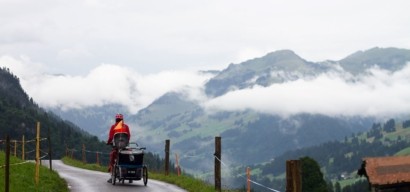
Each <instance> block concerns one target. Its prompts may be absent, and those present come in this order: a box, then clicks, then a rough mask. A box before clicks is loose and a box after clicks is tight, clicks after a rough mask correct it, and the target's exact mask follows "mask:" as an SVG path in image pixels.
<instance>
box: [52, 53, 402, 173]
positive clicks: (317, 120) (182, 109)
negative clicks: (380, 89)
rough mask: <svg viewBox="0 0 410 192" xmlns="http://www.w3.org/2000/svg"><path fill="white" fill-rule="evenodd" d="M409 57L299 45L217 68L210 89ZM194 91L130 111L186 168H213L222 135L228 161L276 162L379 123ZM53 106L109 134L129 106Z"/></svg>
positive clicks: (391, 65)
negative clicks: (239, 104)
mask: <svg viewBox="0 0 410 192" xmlns="http://www.w3.org/2000/svg"><path fill="white" fill-rule="evenodd" d="M409 61H410V50H407V49H398V48H377V47H376V48H372V49H369V50H366V51H358V52H356V53H353V54H351V55H349V56H347V57H346V58H344V59H341V60H339V61H331V60H327V61H322V62H311V61H306V60H305V59H303V58H301V57H300V56H298V55H297V54H296V53H294V52H293V51H291V50H280V51H275V52H272V53H268V54H267V55H265V56H263V57H260V58H255V59H251V60H248V61H245V62H242V63H238V64H230V65H229V66H228V67H227V68H226V69H224V70H221V71H209V72H210V73H211V72H212V73H213V74H215V76H214V77H213V78H211V79H210V80H209V81H207V82H206V83H205V84H204V94H205V95H206V96H207V97H208V98H219V97H221V96H224V95H226V94H229V93H232V92H234V91H238V90H245V89H252V88H253V87H269V86H272V85H275V84H282V83H286V82H292V81H297V80H299V79H309V78H315V77H317V76H319V75H321V74H324V73H327V72H331V71H344V72H346V73H347V74H350V75H352V76H360V75H363V74H366V73H367V72H368V70H369V69H371V68H372V67H378V68H379V69H382V70H387V71H390V72H395V71H398V70H400V69H402V68H403V67H405V66H406V64H407V63H408V62H409ZM205 72H206V71H205ZM187 95H188V93H186V92H176V91H174V92H168V93H166V94H164V95H162V96H161V97H159V98H157V99H156V100H155V101H154V102H152V103H151V104H150V105H149V106H147V107H146V108H144V109H142V110H140V111H138V113H137V114H129V113H128V114H127V113H125V115H126V117H127V122H128V123H129V124H130V125H132V132H133V135H135V137H134V138H137V140H138V142H140V143H144V145H145V146H147V147H148V149H149V150H151V151H152V152H154V153H155V152H157V153H158V154H163V145H164V140H165V139H170V140H171V144H172V145H171V150H172V151H173V153H178V154H180V156H181V160H180V164H181V166H182V167H183V168H185V169H186V170H193V171H196V172H198V171H210V170H212V168H211V167H212V161H213V152H214V151H213V150H214V148H213V142H214V137H215V136H221V137H222V151H223V159H224V160H225V161H226V162H229V164H239V165H246V164H254V163H260V162H265V161H269V160H270V159H272V158H275V157H276V156H278V155H280V154H282V153H284V152H286V151H288V150H293V149H298V148H302V147H308V146H314V145H317V144H320V143H324V142H327V141H333V140H340V139H343V138H344V137H345V136H347V135H351V134H353V133H357V132H361V131H365V130H368V129H370V127H371V125H372V123H374V122H375V121H378V120H377V119H375V118H374V117H371V116H370V117H367V116H334V115H326V114H315V113H297V114H293V115H290V116H286V117H283V116H281V115H278V114H269V113H265V112H260V111H255V110H252V109H246V110H216V111H210V110H208V109H206V108H204V106H203V105H202V104H201V103H200V102H199V101H197V100H193V99H192V98H189V97H188V96H187ZM302 97H303V96H302ZM243 102H248V103H252V101H243ZM50 110H52V111H53V112H55V113H56V114H58V115H60V116H61V117H63V118H64V119H67V120H70V121H72V122H74V123H75V124H77V125H78V126H80V127H82V128H83V129H85V130H88V131H89V132H91V133H92V134H95V135H97V136H98V137H99V138H101V139H105V137H106V135H107V130H108V126H109V125H110V124H111V121H112V116H113V114H115V113H117V112H119V111H124V110H125V109H124V106H118V105H107V106H102V107H92V108H91V107H90V108H86V109H81V110H77V109H71V110H65V111H62V110H60V109H56V108H54V109H50ZM391 118H394V117H391Z"/></svg>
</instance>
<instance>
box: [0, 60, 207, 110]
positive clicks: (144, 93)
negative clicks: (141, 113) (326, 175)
mask: <svg viewBox="0 0 410 192" xmlns="http://www.w3.org/2000/svg"><path fill="white" fill-rule="evenodd" d="M0 66H1V67H8V68H10V70H11V71H12V72H13V73H14V74H15V75H17V76H18V77H20V79H21V84H22V86H23V89H25V90H26V92H27V93H28V94H29V96H31V97H33V99H34V100H35V101H36V102H37V103H39V104H40V106H43V107H61V108H62V109H69V108H82V107H89V106H101V105H104V104H121V105H125V106H128V107H129V110H130V111H131V112H134V113H135V112H137V110H139V109H141V108H144V107H146V106H147V105H149V104H151V102H153V101H154V100H155V99H156V98H158V97H160V96H161V95H163V94H164V93H166V92H169V91H186V90H197V89H200V88H201V86H202V85H203V84H204V82H205V81H206V80H207V79H209V78H210V77H211V76H210V75H206V74H201V73H197V72H192V71H163V72H160V73H156V74H148V75H141V74H139V73H138V72H136V71H133V70H132V69H130V68H126V67H121V66H118V65H113V64H101V65H99V66H98V67H96V68H95V69H93V70H91V71H90V72H89V73H88V74H87V75H85V76H69V75H50V74H45V73H44V71H41V68H36V67H34V65H33V63H32V62H30V60H28V59H26V58H20V59H16V58H13V57H10V56H4V57H0ZM33 69H35V70H33ZM192 92H195V91H192ZM196 92H197V91H196Z"/></svg>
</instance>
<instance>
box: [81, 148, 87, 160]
mask: <svg viewBox="0 0 410 192" xmlns="http://www.w3.org/2000/svg"><path fill="white" fill-rule="evenodd" d="M82 155H83V163H87V162H86V159H85V145H84V144H83V150H82Z"/></svg>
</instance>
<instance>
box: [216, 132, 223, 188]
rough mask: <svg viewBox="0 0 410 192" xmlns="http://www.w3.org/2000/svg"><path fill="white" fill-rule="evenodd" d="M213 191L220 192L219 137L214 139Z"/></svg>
mask: <svg viewBox="0 0 410 192" xmlns="http://www.w3.org/2000/svg"><path fill="white" fill-rule="evenodd" d="M214 155H215V171H214V172H215V191H219V192H220V191H221V190H222V187H221V185H222V184H221V183H222V182H221V161H222V159H221V137H215V154H214Z"/></svg>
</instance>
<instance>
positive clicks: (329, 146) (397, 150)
mask: <svg viewBox="0 0 410 192" xmlns="http://www.w3.org/2000/svg"><path fill="white" fill-rule="evenodd" d="M409 149H410V120H406V121H403V122H396V121H395V120H394V119H390V120H388V121H386V122H385V123H374V124H373V126H372V127H371V129H370V130H369V131H367V132H362V133H357V134H353V135H352V136H351V137H345V139H344V140H342V141H331V142H326V143H323V144H320V145H317V146H313V147H308V148H301V149H297V150H292V151H288V152H285V153H284V154H282V155H280V156H278V157H276V158H275V159H274V160H272V161H271V162H269V163H266V164H263V165H256V166H254V167H253V169H254V170H259V174H258V176H257V177H258V179H257V180H259V181H260V182H261V183H263V184H264V185H267V186H275V187H277V189H284V187H285V186H284V184H285V180H284V173H285V171H286V170H285V169H286V167H285V165H286V160H290V159H299V158H301V157H305V156H308V157H311V158H312V159H314V160H315V161H317V162H318V163H319V165H320V166H321V169H322V171H323V172H324V176H325V179H326V180H328V181H329V182H330V181H332V182H333V183H338V182H342V181H344V180H348V179H353V180H354V179H356V178H357V174H356V172H357V170H358V169H359V168H360V165H361V163H362V159H363V158H364V157H382V156H394V155H409V154H410V153H409V151H410V150H409ZM243 169H244V168H240V169H239V170H243ZM238 174H239V173H238ZM358 183H360V184H362V183H363V182H358ZM350 188H352V189H353V188H355V186H350ZM358 188H360V186H359V187H358ZM347 191H348V190H347ZM353 191H354V190H353Z"/></svg>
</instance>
